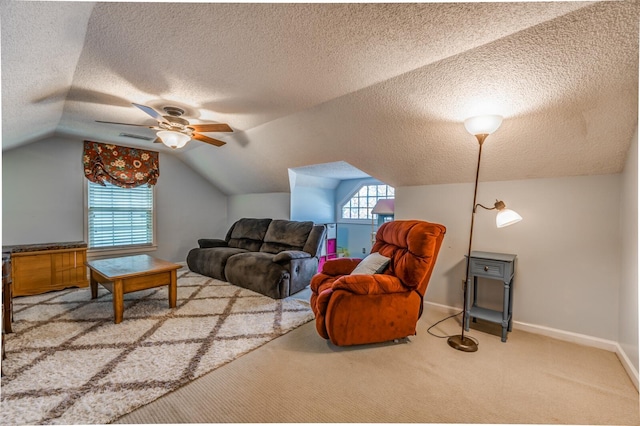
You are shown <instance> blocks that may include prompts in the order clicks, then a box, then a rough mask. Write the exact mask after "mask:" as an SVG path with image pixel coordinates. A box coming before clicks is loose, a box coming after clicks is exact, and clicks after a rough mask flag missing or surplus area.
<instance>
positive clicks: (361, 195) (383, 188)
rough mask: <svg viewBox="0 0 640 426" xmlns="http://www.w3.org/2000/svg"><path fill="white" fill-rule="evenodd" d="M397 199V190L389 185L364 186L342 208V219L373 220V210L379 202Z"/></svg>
mask: <svg viewBox="0 0 640 426" xmlns="http://www.w3.org/2000/svg"><path fill="white" fill-rule="evenodd" d="M383 198H384V199H386V198H395V190H394V188H393V187H392V186H389V185H362V186H361V187H360V189H358V191H357V192H356V193H355V194H353V197H351V199H350V200H349V201H347V202H346V203H345V204H344V205H343V206H342V215H341V217H342V219H362V220H365V219H368V220H371V209H373V206H375V205H376V203H377V202H378V200H380V199H383Z"/></svg>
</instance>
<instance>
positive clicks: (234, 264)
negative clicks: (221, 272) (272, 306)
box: [225, 252, 290, 299]
mask: <svg viewBox="0 0 640 426" xmlns="http://www.w3.org/2000/svg"><path fill="white" fill-rule="evenodd" d="M274 256H275V255H274V254H271V253H265V252H258V253H241V254H236V255H235V256H233V257H231V258H230V259H229V260H228V261H227V265H226V267H225V275H226V276H227V281H229V282H230V283H233V284H234V285H237V286H240V287H244V288H247V289H249V290H253V291H255V292H258V293H262V294H264V295H266V296H269V297H271V298H274V299H281V298H283V297H287V296H289V277H290V275H289V272H288V271H287V269H286V268H285V267H283V266H282V265H280V264H279V263H276V262H274V261H273V258H274Z"/></svg>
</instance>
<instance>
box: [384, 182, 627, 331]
mask: <svg viewBox="0 0 640 426" xmlns="http://www.w3.org/2000/svg"><path fill="white" fill-rule="evenodd" d="M496 198H498V199H501V200H503V201H504V202H505V203H506V204H507V207H510V208H512V209H513V210H515V211H517V212H518V213H520V215H522V217H523V218H524V220H523V221H522V222H520V223H517V224H515V225H512V226H510V227H507V228H502V229H498V228H496V226H495V213H494V212H488V211H485V210H482V209H480V210H479V211H478V213H477V214H476V223H475V228H474V241H473V249H474V250H483V251H494V252H502V253H514V254H517V255H518V263H517V271H516V277H515V284H514V294H515V299H514V306H513V316H514V320H515V321H520V322H524V323H528V324H535V325H538V326H544V327H549V328H554V329H558V330H564V331H569V332H573V333H579V334H584V335H587V336H593V337H598V338H602V339H607V340H611V341H617V339H618V328H619V325H618V287H619V283H620V251H621V244H620V238H619V232H618V226H619V225H618V222H619V208H620V207H619V206H620V175H604V176H588V177H570V178H557V179H532V180H524V181H508V182H480V184H479V188H478V202H480V203H483V204H485V205H487V204H489V205H490V204H491V203H492V202H493V201H494V200H495V199H496ZM472 201H473V184H451V185H430V186H415V187H401V188H397V189H396V219H423V220H428V221H432V222H438V223H441V224H443V225H445V226H446V227H447V233H446V235H445V239H444V242H443V245H442V248H441V251H440V256H439V258H438V263H437V264H436V268H435V270H434V273H433V276H432V278H431V282H430V284H429V287H428V289H427V294H426V297H425V300H427V301H430V302H435V303H439V304H444V305H448V306H458V307H461V306H462V300H463V297H462V285H461V282H462V279H463V278H464V276H465V272H464V265H465V263H464V260H463V259H464V255H465V254H466V253H467V247H468V244H469V226H470V220H471V207H472V206H471V204H472Z"/></svg>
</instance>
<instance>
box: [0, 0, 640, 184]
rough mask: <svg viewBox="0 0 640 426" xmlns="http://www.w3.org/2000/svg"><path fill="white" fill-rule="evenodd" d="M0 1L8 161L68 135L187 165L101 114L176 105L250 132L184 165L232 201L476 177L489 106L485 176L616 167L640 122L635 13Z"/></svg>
mask: <svg viewBox="0 0 640 426" xmlns="http://www.w3.org/2000/svg"><path fill="white" fill-rule="evenodd" d="M0 8H1V9H0V12H1V14H0V16H1V24H2V26H1V31H2V34H1V36H2V39H1V42H2V46H1V48H2V50H1V55H2V126H3V127H2V149H3V150H6V149H11V148H14V147H17V146H20V145H22V144H25V143H29V142H32V141H34V140H38V139H40V138H42V137H46V136H48V135H51V134H53V133H56V132H57V133H60V134H68V135H72V136H77V137H78V138H79V140H81V139H84V138H87V139H92V140H97V141H108V142H114V143H119V144H123V145H129V146H145V147H149V146H152V147H153V148H154V149H158V150H165V151H166V152H171V151H169V150H168V149H166V148H164V147H158V144H156V145H151V143H150V142H144V141H139V140H136V139H131V138H126V137H121V136H119V134H120V133H121V132H127V133H133V134H137V135H141V136H153V131H152V130H149V129H145V128H141V127H131V126H118V125H107V124H101V123H96V122H95V120H106V121H116V122H125V123H136V124H147V123H148V124H153V123H154V122H153V120H152V119H150V118H149V117H148V116H146V115H145V114H144V113H142V112H141V111H140V110H138V109H137V108H134V107H133V106H131V102H136V103H141V104H145V105H150V106H152V107H155V108H156V109H161V108H162V107H163V106H166V105H176V106H180V107H182V108H184V109H185V110H186V111H187V113H186V116H187V118H188V119H189V120H190V121H191V122H195V123H197V122H225V123H228V124H229V125H231V127H232V128H233V129H234V130H235V132H234V133H233V134H210V136H212V137H216V138H219V139H223V140H225V141H227V142H228V143H227V144H226V145H225V146H223V147H221V148H216V147H213V146H210V145H206V144H202V143H200V142H196V141H192V142H190V143H189V144H188V145H187V147H186V148H183V149H182V150H179V151H173V152H172V153H173V154H175V155H177V156H178V157H180V158H181V159H182V160H183V161H184V162H185V163H187V164H188V165H190V166H191V167H192V168H194V169H195V170H196V171H198V172H199V173H200V174H202V175H203V176H204V177H205V178H206V179H208V180H209V181H211V182H212V183H213V184H214V185H216V186H217V187H218V188H220V189H221V190H222V191H223V192H225V193H227V194H241V193H258V192H278V191H288V190H289V173H288V169H291V168H299V167H302V168H303V169H302V170H301V171H300V172H301V174H306V175H308V174H318V175H325V176H328V177H332V176H331V169H329V172H328V173H327V172H323V168H322V167H319V166H314V165H317V164H325V163H329V164H334V163H338V164H343V163H344V162H346V163H348V164H350V165H353V166H355V167H356V168H358V169H360V170H362V171H364V172H365V173H367V174H369V175H371V176H373V177H376V178H378V179H380V180H382V181H384V182H387V183H389V184H391V185H394V186H404V185H425V184H434V183H455V182H471V181H472V180H473V178H474V172H475V161H476V159H477V142H476V141H475V138H473V137H472V136H470V135H468V134H466V132H465V130H464V127H463V126H462V121H464V119H465V118H467V117H469V116H471V115H477V114H484V113H498V114H501V115H503V116H504V117H505V121H504V123H503V125H502V127H501V128H500V129H499V130H498V131H497V132H496V133H495V134H494V135H492V136H490V138H489V139H487V143H486V144H485V145H484V149H483V151H484V152H483V163H482V172H481V179H482V180H508V179H525V178H536V177H558V176H575V175H587V174H602V173H616V172H619V171H621V169H622V165H623V164H624V158H625V155H626V152H627V150H628V147H629V143H630V140H631V137H632V135H633V131H634V129H635V128H636V126H637V117H638V20H639V16H640V15H639V6H638V3H636V2H631V1H623V2H596V3H593V2H544V3H431V4H430V3H418V4H405V3H392V4H375V3H374V4H363V3H356V4H322V3H317V4H295V3H294V4H284V3H276V4H246V3H241V4H218V3H215V4H183V3H95V4H94V3H82V2H72V3H62V2H52V3H49V2H15V1H6V0H5V1H3V2H2V3H1V5H0ZM334 167H335V166H334ZM341 170H342V171H344V169H341Z"/></svg>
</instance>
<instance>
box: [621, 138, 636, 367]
mask: <svg viewBox="0 0 640 426" xmlns="http://www.w3.org/2000/svg"><path fill="white" fill-rule="evenodd" d="M621 180H622V189H621V208H620V235H621V239H622V256H621V267H620V270H621V271H622V278H621V280H620V302H619V306H620V307H619V311H618V327H619V330H620V331H619V343H620V347H621V348H622V350H623V352H624V354H625V356H626V357H627V358H628V359H629V361H630V362H631V363H632V364H633V366H634V367H635V369H636V371H635V375H636V376H637V374H638V370H639V369H640V368H639V367H638V364H639V360H638V357H639V355H638V129H637V128H636V133H635V135H634V137H633V139H632V141H631V148H630V149H629V153H628V154H627V162H626V164H625V167H624V172H623V173H622V179H621Z"/></svg>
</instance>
